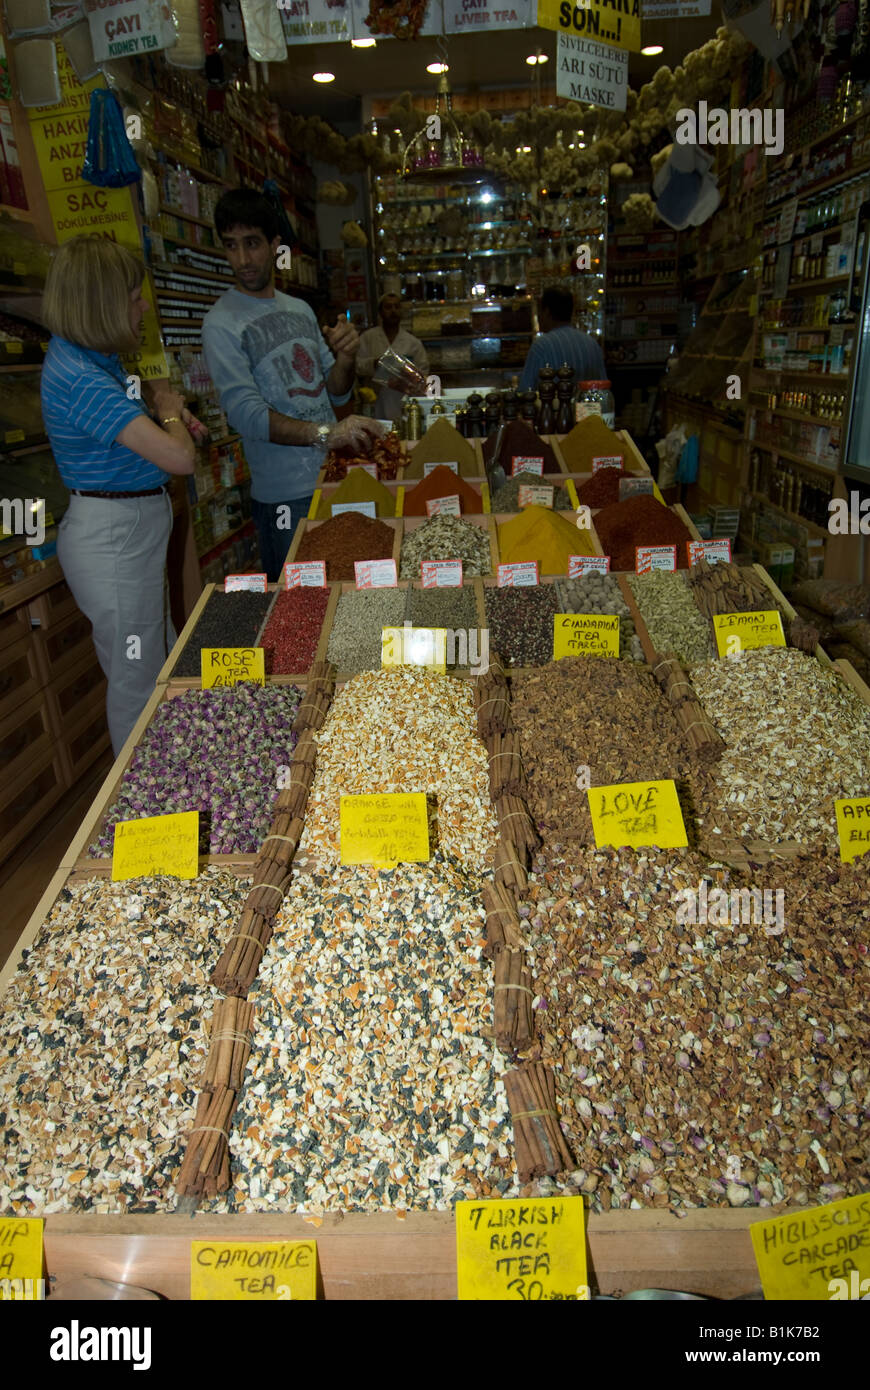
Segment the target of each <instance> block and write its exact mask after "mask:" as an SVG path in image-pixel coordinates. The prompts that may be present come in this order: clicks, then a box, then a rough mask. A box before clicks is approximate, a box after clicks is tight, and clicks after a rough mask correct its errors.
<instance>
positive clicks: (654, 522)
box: [595, 494, 692, 570]
mask: <svg viewBox="0 0 870 1390" xmlns="http://www.w3.org/2000/svg"><path fill="white" fill-rule="evenodd" d="M595 530H596V531H597V533H598V539H599V540H600V542H601V545H602V548H603V550H604V554H605V555H609V556H610V568H611V569H612V570H633V569H634V568H635V560H636V555H635V547H637V546H639V545H675V546H676V547H677V569H682V570H684V569H688V566H689V557H688V552H687V550H686V542H687V541H690V540H691V539H692V537H691V535H690V534H689V530H688V527H687V526H686V525H685V523H684V522H682V521H681V520H680V518H679V517H678V516H677V514H676V512H672V511H671V510H670V508H669V507H664V506H662V504H661V502H657V501H656V499H655V498H654V497H651V496H650V495H649V494H644V495H642V496H640V497H626V499H625V501H624V502H616V503H613V504H612V505H611V506H609V507H603V508H602V510H601V511H600V512H596V514H595Z"/></svg>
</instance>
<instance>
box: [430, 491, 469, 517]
mask: <svg viewBox="0 0 870 1390" xmlns="http://www.w3.org/2000/svg"><path fill="white" fill-rule="evenodd" d="M461 514H462V508H461V507H460V505H459V498H458V497H457V496H456V494H455V493H453V494H452V495H451V496H450V497H430V498H429V500H428V502H427V503H426V515H427V516H461Z"/></svg>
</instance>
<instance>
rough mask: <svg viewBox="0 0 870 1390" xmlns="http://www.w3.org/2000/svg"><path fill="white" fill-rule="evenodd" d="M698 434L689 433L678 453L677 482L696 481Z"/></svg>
mask: <svg viewBox="0 0 870 1390" xmlns="http://www.w3.org/2000/svg"><path fill="white" fill-rule="evenodd" d="M698 453H699V450H698V436H697V435H696V434H690V435H689V438H688V439H687V440H686V442H685V444H684V445H683V449H682V453H681V454H680V462H679V464H678V465H677V482H678V483H686V484H688V483H696V482H697V481H698Z"/></svg>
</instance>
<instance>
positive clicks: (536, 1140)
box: [504, 1062, 575, 1182]
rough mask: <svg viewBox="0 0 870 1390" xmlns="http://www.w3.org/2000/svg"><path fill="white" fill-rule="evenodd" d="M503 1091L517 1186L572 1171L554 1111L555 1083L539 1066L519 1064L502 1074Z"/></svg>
mask: <svg viewBox="0 0 870 1390" xmlns="http://www.w3.org/2000/svg"><path fill="white" fill-rule="evenodd" d="M504 1083H505V1089H506V1091H507V1098H508V1104H509V1105H510V1108H511V1118H512V1120H513V1124H514V1143H515V1145H516V1154H517V1172H518V1173H519V1178H520V1182H529V1181H530V1180H531V1179H532V1178H543V1177H555V1176H556V1174H557V1173H561V1172H564V1171H565V1169H566V1168H573V1167H574V1166H575V1165H574V1159H573V1157H572V1156H571V1151H570V1149H569V1148H568V1145H567V1144H566V1143H565V1137H564V1135H563V1134H562V1130H561V1126H560V1125H559V1114H558V1111H557V1109H556V1082H555V1079H554V1076H553V1072H552V1070H551V1069H550V1068H549V1067H545V1066H544V1064H543V1063H542V1062H522V1063H521V1064H520V1066H518V1067H515V1068H514V1069H513V1070H512V1071H509V1072H505V1077H504Z"/></svg>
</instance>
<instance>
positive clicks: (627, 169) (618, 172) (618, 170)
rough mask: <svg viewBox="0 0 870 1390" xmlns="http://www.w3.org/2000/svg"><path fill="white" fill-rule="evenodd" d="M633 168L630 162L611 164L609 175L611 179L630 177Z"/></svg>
mask: <svg viewBox="0 0 870 1390" xmlns="http://www.w3.org/2000/svg"><path fill="white" fill-rule="evenodd" d="M633 173H634V170H633V169H632V167H631V165H630V164H611V166H610V177H611V178H612V179H630V178H631V176H632V174H633Z"/></svg>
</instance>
